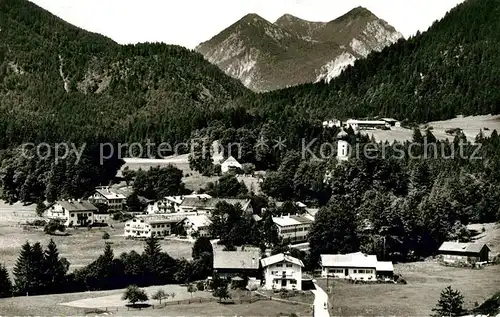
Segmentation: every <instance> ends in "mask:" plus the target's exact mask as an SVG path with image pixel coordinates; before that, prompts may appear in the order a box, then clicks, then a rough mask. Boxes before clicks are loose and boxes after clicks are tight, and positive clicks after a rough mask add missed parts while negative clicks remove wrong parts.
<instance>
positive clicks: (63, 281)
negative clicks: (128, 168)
mask: <svg viewBox="0 0 500 317" xmlns="http://www.w3.org/2000/svg"><path fill="white" fill-rule="evenodd" d="M192 257H193V259H192V260H191V261H188V260H186V259H184V258H182V259H174V258H172V257H171V256H169V255H168V254H167V253H166V252H163V251H162V250H161V246H160V244H159V241H158V240H157V239H154V238H150V239H147V240H146V241H145V245H144V250H143V252H142V253H141V254H139V253H137V252H135V251H130V252H128V253H127V252H124V253H122V254H121V255H120V256H119V257H116V256H115V255H114V253H113V249H112V247H111V245H110V244H109V243H106V244H105V247H104V251H103V254H101V255H100V256H99V257H98V258H97V259H96V260H95V261H93V262H92V263H90V264H88V265H86V266H85V267H83V268H79V269H76V270H74V271H73V272H71V273H69V267H70V263H69V262H68V260H67V259H65V258H62V257H60V256H59V251H58V249H57V246H56V244H55V243H54V241H53V240H50V242H49V244H48V246H47V248H46V249H45V250H43V248H42V246H41V244H40V243H39V242H36V243H34V244H30V243H29V242H26V243H25V244H24V245H23V246H22V247H21V251H20V253H19V256H18V259H17V261H16V264H15V266H14V269H13V279H12V280H11V279H10V278H9V274H8V272H7V269H6V268H5V267H4V266H3V265H2V266H0V297H9V296H12V295H18V296H23V295H42V294H55V293H66V292H81V291H88V290H92V291H94V290H109V289H117V288H125V287H127V286H129V285H138V286H150V285H162V284H170V283H188V282H191V281H195V280H200V279H205V278H206V277H207V276H211V275H212V269H213V263H212V261H213V249H212V245H211V243H210V241H209V240H208V239H207V238H203V237H202V238H199V239H198V240H197V241H196V242H195V244H194V245H193V252H192Z"/></svg>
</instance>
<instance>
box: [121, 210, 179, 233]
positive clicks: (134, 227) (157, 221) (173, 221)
mask: <svg viewBox="0 0 500 317" xmlns="http://www.w3.org/2000/svg"><path fill="white" fill-rule="evenodd" d="M184 219H185V217H184V216H177V215H171V216H167V215H154V216H137V217H135V218H133V219H130V220H128V221H127V222H125V227H124V229H123V230H124V235H125V237H129V238H151V237H157V238H159V237H165V236H169V235H171V234H173V233H174V231H175V228H176V227H177V225H179V223H181V222H182V221H183V220H184Z"/></svg>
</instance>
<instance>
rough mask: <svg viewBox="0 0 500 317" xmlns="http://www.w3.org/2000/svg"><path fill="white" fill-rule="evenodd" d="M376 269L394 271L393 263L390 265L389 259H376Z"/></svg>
mask: <svg viewBox="0 0 500 317" xmlns="http://www.w3.org/2000/svg"><path fill="white" fill-rule="evenodd" d="M376 270H377V271H384V272H394V265H392V262H391V261H378V262H377V267H376Z"/></svg>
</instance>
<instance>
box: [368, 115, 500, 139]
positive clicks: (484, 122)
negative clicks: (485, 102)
mask: <svg viewBox="0 0 500 317" xmlns="http://www.w3.org/2000/svg"><path fill="white" fill-rule="evenodd" d="M427 127H432V133H433V134H434V136H435V137H436V138H438V139H441V140H444V139H450V140H453V136H452V135H449V134H447V133H446V132H445V131H446V130H447V129H454V128H460V129H462V131H463V132H464V134H465V136H466V137H467V139H468V140H469V141H474V139H475V137H476V135H478V134H479V130H481V129H482V130H483V133H484V134H485V135H486V136H488V135H489V134H491V132H492V131H493V130H495V129H496V130H497V131H500V116H491V115H483V116H470V117H460V116H459V117H457V118H454V119H450V120H444V121H434V122H429V123H427V124H424V125H421V127H420V128H421V129H425V128H427ZM485 128H486V129H487V130H485ZM366 133H367V134H368V135H369V136H370V137H371V136H372V135H373V137H375V139H376V140H377V141H386V140H387V141H389V142H392V141H394V140H396V141H400V142H404V141H406V140H408V141H409V140H411V138H412V135H413V131H412V130H411V129H404V128H392V129H391V130H373V131H367V132H366Z"/></svg>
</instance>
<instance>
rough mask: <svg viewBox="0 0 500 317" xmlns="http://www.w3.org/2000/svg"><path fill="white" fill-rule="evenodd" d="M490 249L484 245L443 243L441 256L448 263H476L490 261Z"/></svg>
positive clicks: (440, 251) (440, 249) (440, 250)
mask: <svg viewBox="0 0 500 317" xmlns="http://www.w3.org/2000/svg"><path fill="white" fill-rule="evenodd" d="M490 251H491V250H490V248H489V247H488V246H487V245H486V244H484V243H472V242H471V243H461V242H451V241H447V242H443V244H442V245H441V247H440V248H439V254H440V255H441V256H442V258H443V262H446V263H469V264H471V263H475V262H484V261H488V257H489V252H490Z"/></svg>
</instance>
